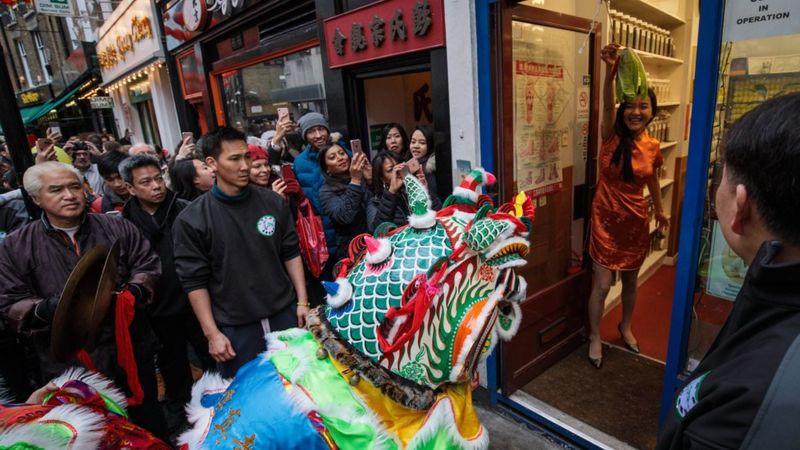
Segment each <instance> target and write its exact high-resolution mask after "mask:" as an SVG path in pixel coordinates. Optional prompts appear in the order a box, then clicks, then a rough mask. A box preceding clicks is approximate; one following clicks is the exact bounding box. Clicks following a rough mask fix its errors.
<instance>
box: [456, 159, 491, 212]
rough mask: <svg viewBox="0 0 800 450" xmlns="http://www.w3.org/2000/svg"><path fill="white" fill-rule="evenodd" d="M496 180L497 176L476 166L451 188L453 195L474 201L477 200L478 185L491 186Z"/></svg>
mask: <svg viewBox="0 0 800 450" xmlns="http://www.w3.org/2000/svg"><path fill="white" fill-rule="evenodd" d="M496 182H497V178H495V176H494V175H492V174H491V173H489V172H487V171H485V170H483V169H482V168H480V167H478V168H476V169H473V170H472V171H471V172H470V173H469V175H467V176H466V177H464V179H463V180H461V184H459V185H458V187H457V188H455V189H453V196H455V197H462V198H464V199H465V200H469V201H471V202H472V203H475V202H477V201H478V188H479V187H480V186H491V185H493V184H494V183H496Z"/></svg>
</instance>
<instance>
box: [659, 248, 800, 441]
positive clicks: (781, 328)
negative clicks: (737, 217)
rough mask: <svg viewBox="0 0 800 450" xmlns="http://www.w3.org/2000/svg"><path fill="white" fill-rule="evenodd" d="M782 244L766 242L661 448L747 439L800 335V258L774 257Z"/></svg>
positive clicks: (682, 394)
mask: <svg viewBox="0 0 800 450" xmlns="http://www.w3.org/2000/svg"><path fill="white" fill-rule="evenodd" d="M780 249H781V245H780V243H778V242H776V241H772V242H765V243H764V244H763V245H762V246H761V248H760V249H759V251H758V254H757V255H756V257H755V259H754V261H753V265H752V266H751V267H750V268H749V270H748V271H747V276H746V277H745V279H744V284H743V285H742V289H741V290H740V291H739V295H738V296H737V297H736V301H735V302H734V304H733V309H732V310H731V313H730V315H729V316H728V320H727V321H726V322H725V325H724V326H723V327H722V330H720V332H719V335H718V336H717V339H716V340H715V341H714V344H712V346H711V348H710V349H709V350H708V353H707V354H706V356H705V357H704V358H703V361H702V362H701V363H700V364H699V365H698V366H697V368H696V369H695V370H694V372H692V375H691V376H690V377H689V379H688V380H687V381H686V383H685V384H684V386H683V387H681V389H680V390H679V391H678V393H677V396H676V399H675V400H674V401H673V404H672V408H671V410H670V412H669V414H668V415H667V418H666V420H665V422H664V427H663V429H662V433H661V435H660V436H659V441H658V446H657V448H658V449H698V448H715V449H723V448H724V449H728V448H730V449H733V448H739V446H740V445H741V443H742V440H743V439H744V438H745V436H746V435H747V432H748V430H749V429H750V425H751V424H752V423H753V418H754V417H755V415H756V412H757V411H758V409H759V407H760V406H761V403H762V401H763V399H764V395H765V394H766V392H767V389H768V388H769V385H770V383H771V382H772V379H773V376H774V375H775V372H776V370H777V368H778V366H779V365H780V363H781V361H782V359H783V357H784V354H785V353H786V350H787V349H788V348H789V346H790V345H791V344H792V342H793V341H794V339H795V337H797V335H798V334H800V262H797V261H795V262H793V263H787V264H777V263H774V262H773V261H774V259H775V256H776V255H777V254H778V253H779V252H780ZM797 401H798V402H800V399H798V400H797Z"/></svg>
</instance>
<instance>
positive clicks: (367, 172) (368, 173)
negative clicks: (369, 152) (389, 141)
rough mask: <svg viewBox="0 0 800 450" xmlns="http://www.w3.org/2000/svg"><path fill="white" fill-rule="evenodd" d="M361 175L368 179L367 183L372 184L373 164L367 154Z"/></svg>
mask: <svg viewBox="0 0 800 450" xmlns="http://www.w3.org/2000/svg"><path fill="white" fill-rule="evenodd" d="M361 176H362V177H363V178H364V179H365V180H366V181H367V184H369V185H372V164H370V162H369V159H367V157H366V156H364V167H363V168H362V169H361Z"/></svg>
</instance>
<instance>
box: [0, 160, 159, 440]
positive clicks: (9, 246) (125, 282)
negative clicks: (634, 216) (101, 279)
mask: <svg viewBox="0 0 800 450" xmlns="http://www.w3.org/2000/svg"><path fill="white" fill-rule="evenodd" d="M22 181H23V184H24V186H25V189H26V190H27V191H28V193H29V194H30V196H31V199H32V200H33V202H34V203H36V205H38V206H39V207H40V208H41V209H42V216H41V218H40V219H39V220H35V221H33V222H31V223H29V224H27V225H25V226H24V227H22V228H19V229H17V230H15V231H14V232H12V233H11V234H9V235H8V237H6V239H5V240H3V242H2V243H0V328H7V329H9V330H12V331H13V332H15V333H16V334H17V336H18V339H19V340H20V341H23V342H25V343H26V344H27V345H28V346H30V347H32V348H33V349H35V353H36V355H35V358H33V359H36V360H37V362H38V367H34V368H31V369H32V373H31V374H30V376H31V379H32V380H33V381H35V384H38V385H43V384H45V383H46V382H47V381H48V380H50V379H51V378H53V377H55V376H57V375H58V374H60V373H61V372H62V371H63V370H64V369H66V368H67V367H69V366H74V365H79V364H80V363H79V362H78V361H77V360H74V361H69V362H68V363H66V364H64V363H60V362H58V361H56V360H55V359H54V358H53V356H52V354H51V351H50V325H51V323H52V320H53V316H54V314H55V310H56V306H57V305H58V301H59V298H60V296H61V292H62V291H63V289H64V285H65V284H66V282H67V278H68V277H69V275H70V273H71V272H72V270H73V269H74V268H75V265H76V264H77V263H78V260H79V259H80V257H81V256H82V255H83V254H84V253H85V252H86V251H88V250H89V249H91V248H93V247H95V246H98V245H105V246H108V247H111V246H112V245H113V244H114V242H119V245H120V247H121V248H120V260H119V267H118V275H117V279H116V289H115V290H116V291H119V292H120V293H119V294H118V295H117V298H116V300H115V302H114V303H115V304H116V307H114V308H112V312H111V313H110V314H109V317H107V318H106V319H105V321H104V323H103V325H102V328H101V331H100V333H99V338H98V341H97V343H96V348H95V349H94V350H92V351H91V352H90V353H88V358H89V359H90V360H91V361H92V364H89V363H88V361H86V359H85V358H82V359H81V361H83V362H86V363H87V364H89V365H94V366H95V367H96V369H97V370H98V371H99V372H102V373H104V374H105V375H107V376H108V377H110V378H112V379H113V380H114V381H115V383H116V384H117V386H120V387H122V386H125V387H128V388H130V391H129V392H128V394H129V395H131V394H134V395H137V393H138V396H140V397H141V403H140V404H139V406H132V407H131V408H129V413H130V416H131V419H132V420H133V421H134V422H135V423H137V424H138V425H141V426H143V427H144V428H146V429H148V430H150V431H152V432H153V433H154V434H156V435H158V436H159V437H162V438H166V436H165V434H166V433H165V432H164V415H163V412H162V411H161V409H160V407H159V406H158V403H157V398H156V397H157V388H156V378H155V367H154V365H153V356H154V350H155V340H154V338H153V331H152V329H151V328H150V325H149V324H148V322H147V318H146V317H145V316H144V314H142V312H143V310H144V308H145V307H146V306H147V305H148V304H149V303H150V301H151V299H152V297H153V289H154V287H155V283H156V280H157V279H158V277H159V275H161V264H160V263H159V260H158V257H157V256H156V254H155V253H154V252H153V251H152V249H151V247H150V244H149V243H148V241H147V239H145V238H144V236H142V234H141V233H140V232H139V231H138V230H137V229H136V227H135V226H134V225H133V224H132V223H130V222H128V221H127V220H122V219H119V218H114V217H110V216H107V215H102V214H87V213H86V194H85V192H84V190H83V181H82V177H81V176H80V172H78V170H77V169H75V168H74V167H72V166H70V165H66V164H62V163H59V162H55V161H49V162H44V163H40V164H37V165H35V166H33V167H31V168H29V169H28V170H27V171H26V172H25V175H24V177H23V180H22ZM115 308H116V309H115ZM126 311H135V312H134V317H133V318H132V321H131V322H130V326H129V327H128V330H127V331H129V336H130V341H131V342H132V347H133V355H130V354H127V353H126V352H124V351H122V349H119V350H120V351H119V352H118V348H117V345H116V339H115V338H119V336H124V335H125V331H126V330H123V329H117V328H116V326H115V318H116V319H121V318H124V317H126V316H125V315H126V314H127V312H126ZM112 314H113V316H112ZM121 314H122V317H121V316H120V315H121ZM128 319H130V318H128ZM131 360H133V361H135V364H126V368H127V370H126V369H123V368H122V367H120V365H119V364H118V363H117V361H128V362H130V361H131ZM134 367H135V371H134ZM132 404H135V402H132Z"/></svg>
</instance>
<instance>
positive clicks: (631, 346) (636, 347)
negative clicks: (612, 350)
mask: <svg viewBox="0 0 800 450" xmlns="http://www.w3.org/2000/svg"><path fill="white" fill-rule="evenodd" d="M617 330H618V331H619V335H620V336H621V337H622V342H623V343H624V344H625V347H627V348H628V350H630V351H632V352H633V353H636V354H638V353H639V344H638V343H636V344H631V343H630V342H628V341H627V339H625V335H624V334H622V324H621V323H618V324H617Z"/></svg>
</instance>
